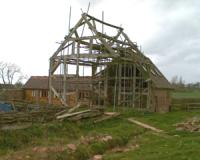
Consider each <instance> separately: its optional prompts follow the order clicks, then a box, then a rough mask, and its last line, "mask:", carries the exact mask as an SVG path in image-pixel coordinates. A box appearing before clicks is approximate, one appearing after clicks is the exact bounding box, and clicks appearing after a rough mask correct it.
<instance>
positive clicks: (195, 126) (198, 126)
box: [174, 117, 200, 132]
mask: <svg viewBox="0 0 200 160" xmlns="http://www.w3.org/2000/svg"><path fill="white" fill-rule="evenodd" d="M174 126H175V127H176V130H178V131H189V132H200V117H193V118H191V119H188V120H187V121H185V122H182V123H177V124H175V125H174Z"/></svg>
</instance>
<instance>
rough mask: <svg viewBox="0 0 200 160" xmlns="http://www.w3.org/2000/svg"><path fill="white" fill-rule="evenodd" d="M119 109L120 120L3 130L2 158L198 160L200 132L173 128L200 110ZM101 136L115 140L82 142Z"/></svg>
mask: <svg viewBox="0 0 200 160" xmlns="http://www.w3.org/2000/svg"><path fill="white" fill-rule="evenodd" d="M121 112H122V113H123V114H122V115H121V116H120V117H119V118H115V119H111V120H107V121H104V122H101V123H98V124H93V123H92V121H91V120H84V121H82V122H78V123H72V122H68V121H64V122H53V123H48V124H34V125H32V126H31V127H29V128H27V129H23V130H15V131H0V159H2V160H6V159H7V160H11V159H18V160H20V159H30V160H36V159H37V160H87V159H89V158H91V157H92V156H93V155H95V154H102V155H103V159H105V160H118V159H120V160H160V159H163V160H168V159H170V160H177V159H178V160H199V157H200V151H199V150H200V133H194V132H193V133H191V132H185V131H176V129H175V127H174V126H173V124H175V123H177V122H182V121H184V120H185V119H187V118H190V117H193V116H200V112H199V111H190V112H186V111H177V112H175V111H174V112H170V113H166V114H158V113H148V112H145V113H143V112H135V111H132V110H129V109H126V110H123V111H121ZM129 117H134V118H135V119H137V120H139V121H141V122H144V123H147V124H150V125H153V126H155V127H157V128H159V129H162V130H164V131H165V132H166V133H165V134H155V133H154V132H152V131H149V130H146V129H143V128H141V127H139V126H136V125H134V124H132V123H130V122H128V121H127V118H129ZM102 135H109V136H112V140H110V141H106V142H102V141H99V140H98V138H96V139H95V138H94V139H93V140H92V141H91V142H90V143H81V139H84V138H83V137H101V136H102ZM69 143H73V144H76V146H77V149H76V151H75V152H74V153H71V152H69V151H68V150H66V149H62V148H63V147H65V146H66V145H67V144H69ZM129 146H135V147H132V148H130V149H129V150H126V151H120V152H114V149H116V148H124V149H126V148H129ZM35 148H36V149H38V148H39V149H38V150H35ZM47 148H51V149H48V150H47Z"/></svg>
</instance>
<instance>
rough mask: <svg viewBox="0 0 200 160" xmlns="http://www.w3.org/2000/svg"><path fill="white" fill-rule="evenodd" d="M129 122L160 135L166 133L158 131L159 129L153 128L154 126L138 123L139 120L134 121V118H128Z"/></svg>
mask: <svg viewBox="0 0 200 160" xmlns="http://www.w3.org/2000/svg"><path fill="white" fill-rule="evenodd" d="M128 121H129V122H131V123H134V124H137V125H139V126H141V127H143V128H146V129H149V130H152V131H154V132H158V133H161V132H164V131H163V130H160V129H157V128H155V127H153V126H150V125H148V124H145V123H142V122H139V121H137V120H135V119H133V118H128Z"/></svg>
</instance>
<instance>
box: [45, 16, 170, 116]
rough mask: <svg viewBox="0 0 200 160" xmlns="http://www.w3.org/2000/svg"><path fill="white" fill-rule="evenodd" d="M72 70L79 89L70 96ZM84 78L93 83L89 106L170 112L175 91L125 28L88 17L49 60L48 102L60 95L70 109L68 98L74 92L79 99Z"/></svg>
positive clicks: (91, 84)
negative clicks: (170, 93)
mask: <svg viewBox="0 0 200 160" xmlns="http://www.w3.org/2000/svg"><path fill="white" fill-rule="evenodd" d="M72 71H73V74H74V75H75V76H74V81H76V85H75V86H74V87H73V90H70V91H69V89H67V88H68V87H69V86H70V85H71V82H70V78H69V77H68V75H69V72H72ZM88 73H89V78H88ZM58 75H59V76H60V78H61V79H62V80H61V81H60V84H61V87H60V88H59V89H58V87H56V86H55V82H54V81H55V79H56V77H57V76H58ZM84 77H85V78H87V79H88V81H89V82H90V85H88V91H89V94H88V98H89V99H90V101H91V102H90V103H89V105H90V107H93V106H104V107H105V106H113V107H114V108H115V107H120V106H121V107H132V108H136V109H140V110H149V111H157V112H166V111H169V108H170V95H169V92H170V90H171V89H172V87H171V85H170V83H169V82H168V80H167V79H166V78H165V77H164V75H163V74H162V73H161V72H160V71H159V69H158V68H157V67H156V66H155V65H154V64H153V62H152V61H151V60H150V59H149V58H148V57H146V56H145V55H144V54H143V53H142V52H141V51H140V50H139V48H138V46H137V43H134V42H132V41H131V40H130V39H129V37H128V36H127V34H125V32H124V29H123V28H121V27H118V26H115V25H112V24H109V23H106V22H104V21H103V20H99V19H97V18H95V17H92V16H90V15H88V14H86V13H83V14H82V16H81V18H80V20H79V21H78V22H77V24H76V25H75V26H74V27H73V28H71V29H70V31H69V34H68V35H67V36H65V38H64V40H63V41H62V43H61V44H60V46H59V47H58V49H57V50H56V51H55V53H54V54H53V55H52V56H51V57H50V67H49V83H48V85H49V103H50V104H51V103H52V100H53V95H56V97H57V98H58V99H59V101H60V102H61V103H62V104H63V105H65V106H69V101H68V96H67V95H69V94H70V92H76V93H77V94H76V95H78V94H79V90H80V85H81V79H84ZM77 97H79V98H80V96H77ZM79 98H77V101H79Z"/></svg>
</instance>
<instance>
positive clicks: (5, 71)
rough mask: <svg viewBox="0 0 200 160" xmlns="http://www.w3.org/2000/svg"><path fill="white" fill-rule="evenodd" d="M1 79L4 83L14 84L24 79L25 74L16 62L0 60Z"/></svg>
mask: <svg viewBox="0 0 200 160" xmlns="http://www.w3.org/2000/svg"><path fill="white" fill-rule="evenodd" d="M0 79H1V80H2V82H3V83H4V84H13V83H14V82H20V81H22V79H24V76H23V74H22V72H21V69H20V67H19V66H17V65H16V64H12V63H5V62H0Z"/></svg>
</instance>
